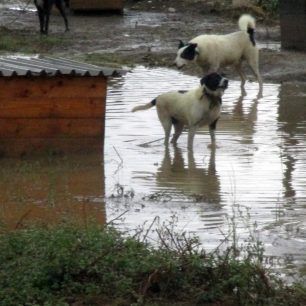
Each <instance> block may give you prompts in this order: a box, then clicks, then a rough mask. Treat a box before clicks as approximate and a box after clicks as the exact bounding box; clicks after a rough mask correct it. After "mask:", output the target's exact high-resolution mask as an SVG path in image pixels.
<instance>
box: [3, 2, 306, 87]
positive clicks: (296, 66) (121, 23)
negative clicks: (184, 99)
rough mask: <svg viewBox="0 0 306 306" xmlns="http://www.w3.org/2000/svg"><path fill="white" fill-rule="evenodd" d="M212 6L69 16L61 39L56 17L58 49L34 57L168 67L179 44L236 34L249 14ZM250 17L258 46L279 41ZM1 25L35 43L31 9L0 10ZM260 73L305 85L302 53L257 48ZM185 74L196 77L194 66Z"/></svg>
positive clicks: (131, 6) (152, 6)
mask: <svg viewBox="0 0 306 306" xmlns="http://www.w3.org/2000/svg"><path fill="white" fill-rule="evenodd" d="M20 1H22V0H20ZM20 1H19V2H20ZM24 1H25V0H24ZM16 2H18V1H17V0H16ZM27 2H28V1H26V2H25V3H27ZM211 3H215V1H203V0H202V1H197V0H176V1H174V0H151V1H150V0H149V1H145V0H140V1H135V0H128V1H127V2H126V5H125V10H124V14H123V15H120V14H114V13H110V12H108V13H103V14H102V13H97V12H96V13H94V14H92V13H91V14H85V13H82V14H80V13H76V12H70V14H69V23H70V29H71V30H70V32H68V33H64V24H63V20H62V18H61V17H60V16H58V15H57V14H55V15H53V16H51V19H50V34H49V37H50V39H52V38H53V39H58V40H59V43H57V44H53V45H52V46H50V49H49V48H47V50H46V48H44V49H43V50H38V51H39V52H40V53H48V54H52V55H54V56H64V57H73V58H77V59H81V60H87V61H91V62H94V63H97V64H102V65H106V66H113V65H119V66H121V65H127V66H133V65H137V64H144V65H150V66H171V65H172V63H173V60H174V58H175V54H176V50H177V44H178V40H179V39H182V40H183V41H188V40H189V39H190V38H192V37H194V36H195V35H198V34H200V33H216V34H221V33H230V32H233V31H235V30H237V19H238V17H239V15H240V14H241V13H242V12H245V11H250V10H249V9H245V10H243V9H242V10H241V9H240V10H232V9H229V8H228V7H226V6H220V5H219V6H216V5H213V4H211ZM251 13H253V14H255V15H256V19H257V32H256V35H257V41H258V42H259V43H264V44H265V43H266V42H270V43H271V42H272V43H275V44H276V45H277V44H278V43H279V41H280V29H279V25H278V20H277V19H274V20H271V19H269V18H267V17H266V16H265V15H264V14H262V13H261V12H258V11H257V12H254V11H251ZM0 20H1V23H0V25H1V26H2V27H5V28H6V29H8V30H9V31H10V33H12V35H14V34H18V33H20V32H22V33H23V36H26V37H33V36H37V37H39V33H38V18H37V16H36V13H35V10H34V7H33V6H31V5H29V6H27V7H26V10H15V9H11V8H8V7H3V8H1V7H0ZM63 41H64V43H62V42H63ZM25 43H26V40H25ZM261 46H262V44H261ZM260 70H261V73H262V75H263V79H264V80H265V81H275V82H281V81H290V80H295V79H296V80H299V81H304V80H306V53H300V52H294V51H283V50H279V48H278V49H277V48H276V49H275V48H274V49H273V48H272V49H270V48H262V49H261V55H260ZM185 71H186V72H187V73H191V74H201V71H200V69H199V68H197V67H196V66H195V65H190V66H189V67H188V68H186V70H185ZM225 73H228V74H229V75H230V76H232V77H234V78H237V75H236V74H235V73H233V70H232V69H226V70H225Z"/></svg>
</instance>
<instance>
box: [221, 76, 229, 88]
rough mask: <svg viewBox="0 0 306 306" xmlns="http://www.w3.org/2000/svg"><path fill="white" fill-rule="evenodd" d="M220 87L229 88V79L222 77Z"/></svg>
mask: <svg viewBox="0 0 306 306" xmlns="http://www.w3.org/2000/svg"><path fill="white" fill-rule="evenodd" d="M219 88H222V89H224V90H225V89H227V88H228V79H226V78H222V79H221V81H220V84H219Z"/></svg>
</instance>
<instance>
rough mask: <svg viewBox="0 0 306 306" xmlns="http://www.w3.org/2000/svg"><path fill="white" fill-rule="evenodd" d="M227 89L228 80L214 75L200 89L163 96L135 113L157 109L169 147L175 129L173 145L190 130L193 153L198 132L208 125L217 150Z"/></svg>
mask: <svg viewBox="0 0 306 306" xmlns="http://www.w3.org/2000/svg"><path fill="white" fill-rule="evenodd" d="M227 87H228V80H227V79H226V78H225V77H223V76H221V75H220V74H218V73H211V74H208V75H206V76H204V77H203V78H202V79H201V81H200V86H199V87H197V88H194V89H191V90H189V91H170V92H167V93H163V94H161V95H159V96H158V97H157V98H155V99H154V100H152V101H151V102H149V103H147V104H144V105H140V106H136V107H134V108H133V109H132V112H136V111H140V110H146V109H149V108H152V107H154V106H156V110H157V114H158V118H159V121H160V123H161V125H162V126H163V128H164V131H165V145H168V143H169V138H170V133H171V128H172V125H173V126H174V135H173V137H172V140H171V143H173V144H176V143H177V140H178V138H179V137H180V135H181V133H182V132H183V128H184V127H185V126H187V127H188V149H189V150H192V148H193V139H194V136H195V133H196V130H197V129H198V128H200V127H202V126H205V125H208V126H209V132H210V137H211V146H215V129H216V125H217V122H218V119H219V117H220V113H221V105H222V96H223V94H224V91H225V90H226V89H227Z"/></svg>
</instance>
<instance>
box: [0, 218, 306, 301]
mask: <svg viewBox="0 0 306 306" xmlns="http://www.w3.org/2000/svg"><path fill="white" fill-rule="evenodd" d="M142 234H145V235H147V233H142ZM156 234H157V237H158V241H157V242H156V245H155V247H153V246H152V245H150V244H148V243H146V242H145V239H144V236H143V235H139V233H138V235H135V236H133V237H131V236H128V235H124V234H122V233H120V232H118V231H117V230H115V229H114V228H113V227H112V226H110V225H107V226H99V225H91V226H88V227H86V228H80V227H76V226H73V225H68V224H66V225H61V226H55V227H50V228H48V227H28V228H26V229H22V230H18V231H12V232H2V234H1V235H0V305H1V306H2V305H3V306H11V305H12V306H13V305H14V306H15V305H58V306H60V305H72V304H74V305H152V306H153V305H170V304H173V303H175V304H177V305H305V302H306V291H305V288H304V287H302V286H300V285H293V286H291V287H289V286H287V285H286V284H284V282H283V281H282V280H280V279H278V278H277V277H276V276H274V275H273V274H272V273H271V272H270V271H269V270H267V269H266V268H264V266H263V264H262V248H261V247H258V243H256V244H253V243H248V244H247V246H246V247H245V248H244V249H240V250H239V252H238V251H237V248H236V246H235V244H233V245H232V246H230V247H228V248H227V249H226V250H225V251H223V252H218V251H215V252H212V253H207V252H205V250H203V249H201V247H200V244H199V241H198V238H197V237H194V236H188V235H187V234H186V233H181V234H177V233H175V232H173V231H172V229H171V226H168V225H165V224H164V225H163V226H161V227H160V228H158V229H157V230H156Z"/></svg>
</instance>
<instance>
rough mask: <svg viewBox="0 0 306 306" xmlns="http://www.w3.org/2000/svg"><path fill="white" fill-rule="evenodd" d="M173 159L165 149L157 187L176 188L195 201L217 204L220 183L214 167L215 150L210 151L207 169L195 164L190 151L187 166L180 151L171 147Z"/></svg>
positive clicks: (158, 173) (167, 149)
mask: <svg viewBox="0 0 306 306" xmlns="http://www.w3.org/2000/svg"><path fill="white" fill-rule="evenodd" d="M173 150H174V152H173V158H171V154H170V150H169V148H168V147H166V148H165V154H164V158H163V161H162V163H161V167H160V168H159V169H158V172H157V175H156V180H157V185H158V186H160V187H163V188H165V187H166V188H176V189H177V190H178V191H179V192H182V193H183V194H184V195H187V196H192V197H194V199H195V200H196V201H201V202H208V203H216V204H219V203H220V201H221V199H220V181H219V177H218V174H217V171H216V167H215V152H216V150H215V149H212V150H210V157H209V162H208V165H207V167H205V166H204V165H199V164H197V163H196V161H195V158H194V154H193V152H192V151H190V150H189V151H188V152H187V153H186V154H187V156H188V160H187V164H186V163H185V160H184V157H183V153H182V150H181V149H180V148H178V147H177V146H174V147H173Z"/></svg>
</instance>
